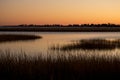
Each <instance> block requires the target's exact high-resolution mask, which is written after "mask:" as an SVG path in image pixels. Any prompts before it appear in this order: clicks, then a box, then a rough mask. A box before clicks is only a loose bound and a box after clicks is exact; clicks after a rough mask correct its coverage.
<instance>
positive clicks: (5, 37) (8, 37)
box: [0, 34, 42, 42]
mask: <svg viewBox="0 0 120 80" xmlns="http://www.w3.org/2000/svg"><path fill="white" fill-rule="evenodd" d="M40 38H42V37H41V36H37V35H21V34H14V35H13V34H0V42H11V41H24V40H35V39H40Z"/></svg>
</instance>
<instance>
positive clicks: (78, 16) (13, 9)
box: [0, 0, 120, 25]
mask: <svg viewBox="0 0 120 80" xmlns="http://www.w3.org/2000/svg"><path fill="white" fill-rule="evenodd" d="M84 23H85V24H87V23H89V24H91V23H94V24H98V23H115V24H120V0H0V25H17V24H84Z"/></svg>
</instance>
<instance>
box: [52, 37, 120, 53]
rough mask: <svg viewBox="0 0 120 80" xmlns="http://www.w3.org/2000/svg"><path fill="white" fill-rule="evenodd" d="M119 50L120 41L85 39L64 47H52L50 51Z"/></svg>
mask: <svg viewBox="0 0 120 80" xmlns="http://www.w3.org/2000/svg"><path fill="white" fill-rule="evenodd" d="M116 48H120V39H85V40H80V41H75V42H73V43H71V44H69V45H65V46H59V45H58V46H53V47H52V49H54V50H56V49H58V50H63V51H67V50H79V49H82V50H112V49H116Z"/></svg>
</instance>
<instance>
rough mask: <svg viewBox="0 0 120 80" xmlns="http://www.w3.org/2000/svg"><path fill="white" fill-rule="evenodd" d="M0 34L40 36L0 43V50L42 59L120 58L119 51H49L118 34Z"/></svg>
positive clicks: (115, 37)
mask: <svg viewBox="0 0 120 80" xmlns="http://www.w3.org/2000/svg"><path fill="white" fill-rule="evenodd" d="M0 34H35V35H39V36H42V37H43V38H42V39H37V40H32V41H31V40H28V41H15V42H5V43H4V42H3V43H0V50H2V51H6V50H9V51H11V52H14V53H16V54H17V53H20V52H25V53H26V54H27V55H32V56H34V55H35V56H36V55H42V57H44V58H45V57H48V56H51V57H52V58H57V57H58V56H62V57H63V56H65V57H68V56H69V55H73V56H78V55H81V56H83V57H86V58H87V57H105V58H112V57H117V58H119V57H120V50H119V49H114V50H72V51H66V52H64V51H59V50H51V47H53V46H57V45H59V46H64V45H67V44H71V43H72V42H73V41H76V40H82V39H94V38H99V39H101V38H110V39H119V38H120V33H119V32H0Z"/></svg>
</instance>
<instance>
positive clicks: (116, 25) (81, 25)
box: [7, 23, 120, 27]
mask: <svg viewBox="0 0 120 80" xmlns="http://www.w3.org/2000/svg"><path fill="white" fill-rule="evenodd" d="M11 26H12V27H120V25H119V24H111V23H108V24H68V25H62V24H44V25H36V24H29V25H27V24H20V25H14V26H13V25H9V26H8V25H7V27H11Z"/></svg>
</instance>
